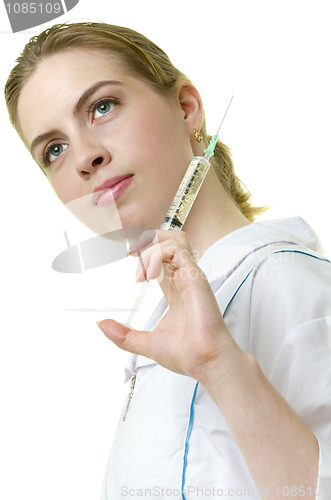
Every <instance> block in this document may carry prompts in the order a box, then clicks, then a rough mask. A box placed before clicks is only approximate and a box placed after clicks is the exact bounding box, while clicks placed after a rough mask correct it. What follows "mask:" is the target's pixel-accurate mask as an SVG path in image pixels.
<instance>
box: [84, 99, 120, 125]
mask: <svg viewBox="0 0 331 500" xmlns="http://www.w3.org/2000/svg"><path fill="white" fill-rule="evenodd" d="M116 104H119V100H118V99H101V100H100V101H97V102H96V103H94V104H93V105H92V106H91V112H92V116H93V120H95V119H96V118H99V117H100V116H103V115H107V114H108V113H110V112H111V111H112V109H113V108H114V107H115V106H116Z"/></svg>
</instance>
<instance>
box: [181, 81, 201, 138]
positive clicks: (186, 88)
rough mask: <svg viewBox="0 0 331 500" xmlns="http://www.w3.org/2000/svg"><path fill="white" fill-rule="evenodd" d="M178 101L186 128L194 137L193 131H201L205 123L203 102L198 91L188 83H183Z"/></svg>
mask: <svg viewBox="0 0 331 500" xmlns="http://www.w3.org/2000/svg"><path fill="white" fill-rule="evenodd" d="M178 99H179V104H180V107H181V109H182V111H183V113H184V120H185V126H186V128H187V132H188V134H189V136H190V137H193V135H194V134H193V129H194V128H197V129H198V130H200V128H201V125H202V121H203V107H202V100H201V97H200V94H199V92H198V91H197V89H196V88H195V87H194V85H192V83H190V82H188V81H184V82H182V83H181V85H180V88H179V92H178Z"/></svg>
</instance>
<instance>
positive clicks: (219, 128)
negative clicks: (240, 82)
mask: <svg viewBox="0 0 331 500" xmlns="http://www.w3.org/2000/svg"><path fill="white" fill-rule="evenodd" d="M233 98H234V95H233V96H232V97H231V99H230V102H229V104H228V107H227V108H226V111H225V113H224V116H223V118H222V121H221V125H220V126H219V127H218V130H217V133H216V135H219V131H220V130H221V127H222V125H223V122H224V120H225V117H226V115H227V112H228V111H229V107H230V105H231V103H232V99H233Z"/></svg>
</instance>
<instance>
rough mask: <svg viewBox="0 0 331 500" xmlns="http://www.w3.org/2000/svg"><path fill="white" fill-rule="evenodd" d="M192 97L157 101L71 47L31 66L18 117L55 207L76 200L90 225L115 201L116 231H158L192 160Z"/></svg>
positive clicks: (102, 58)
mask: <svg viewBox="0 0 331 500" xmlns="http://www.w3.org/2000/svg"><path fill="white" fill-rule="evenodd" d="M184 92H186V94H187V95H186V94H184ZM193 98H194V99H195V96H193V94H192V93H191V94H190V95H189V91H188V90H187V89H186V90H184V91H183V92H182V95H181V96H180V95H179V92H178V94H176V95H175V96H173V97H170V98H169V97H167V98H165V97H163V96H161V95H159V94H157V93H156V92H155V91H154V90H152V89H151V87H149V86H148V85H147V84H145V83H144V82H143V81H142V80H139V79H138V78H136V77H134V76H131V75H130V74H129V73H128V72H127V71H126V70H125V69H124V67H123V65H121V64H120V63H119V62H118V61H116V57H112V56H111V57H110V55H109V54H107V53H106V52H104V51H102V50H94V49H82V48H75V49H70V50H68V49H67V50H65V51H62V52H59V53H57V54H54V55H52V56H49V57H48V58H46V59H45V60H43V61H42V62H40V63H39V65H38V67H37V68H36V70H35V72H34V73H33V74H32V76H31V77H30V79H29V80H28V81H27V83H26V84H25V86H24V87H23V90H22V92H21V95H20V98H19V102H18V117H19V124H20V128H21V131H22V133H23V136H24V139H25V142H26V144H27V145H28V148H29V149H30V150H31V153H32V155H33V157H34V159H35V160H36V161H37V163H38V164H39V165H41V166H42V168H44V170H45V172H46V175H47V177H48V179H49V181H50V183H51V185H52V186H53V188H54V190H55V191H56V193H57V195H58V197H59V198H60V200H61V201H62V202H63V203H65V204H68V203H69V202H72V201H73V200H77V199H78V198H82V197H83V198H84V199H85V200H87V205H88V210H89V211H91V213H93V217H96V218H97V217H98V213H100V214H101V212H102V210H103V209H104V207H107V206H111V205H113V206H114V202H115V204H116V208H117V211H118V214H119V216H120V219H121V223H122V225H146V226H149V227H159V226H160V224H161V223H162V221H163V218H164V216H165V214H166V212H167V210H168V208H169V205H170V203H171V201H172V199H173V196H174V194H175V193H176V190H177V188H178V186H179V183H180V181H181V179H182V177H183V174H184V172H185V170H186V168H187V166H188V164H189V162H190V160H191V158H192V155H193V151H192V145H191V141H192V138H191V136H192V135H193V134H192V131H193V127H194V126H199V122H198V119H197V118H196V117H195V118H194V117H193V114H192V109H193V108H194V106H196V103H194V102H193V101H192V99H193ZM193 119H194V120H195V121H194V122H193V121H192V120H193ZM85 208H86V207H85ZM87 225H89V224H87Z"/></svg>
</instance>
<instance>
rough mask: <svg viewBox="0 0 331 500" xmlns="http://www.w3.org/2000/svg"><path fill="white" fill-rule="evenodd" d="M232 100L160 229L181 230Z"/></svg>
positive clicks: (141, 294)
mask: <svg viewBox="0 0 331 500" xmlns="http://www.w3.org/2000/svg"><path fill="white" fill-rule="evenodd" d="M232 99H233V96H232V97H231V99H230V102H229V104H228V107H227V108H226V111H225V113H224V116H223V119H222V122H221V124H220V126H219V128H218V130H217V133H216V134H215V135H214V136H213V137H212V139H211V140H210V142H209V144H208V147H207V149H205V151H204V153H205V155H204V156H194V157H193V158H192V160H191V162H190V164H189V166H188V168H187V170H186V173H185V175H184V177H183V180H182V182H181V183H180V186H179V188H178V190H177V193H176V194H175V197H174V199H173V201H172V203H171V205H170V208H169V210H168V212H167V215H166V216H165V219H164V221H163V223H162V225H161V227H160V229H167V230H169V231H180V230H181V229H182V227H183V225H184V223H185V221H186V219H187V216H188V214H189V212H190V210H191V208H192V206H193V203H194V201H195V199H196V197H197V195H198V192H199V190H200V188H201V185H202V183H203V181H204V179H205V177H206V175H207V172H208V170H209V167H210V161H209V159H210V158H211V157H212V156H213V155H214V150H215V147H216V144H217V140H218V135H219V132H220V129H221V127H222V125H223V122H224V119H225V117H226V115H227V112H228V109H229V107H230V104H231V102H232ZM139 258H140V262H141V264H142V266H143V263H142V259H141V256H139ZM150 283H151V282H147V281H145V282H144V284H143V286H142V287H141V289H140V292H139V293H138V295H137V297H136V300H135V302H134V305H133V307H132V309H131V311H130V314H129V317H128V319H127V321H126V323H127V324H128V325H131V322H132V319H133V316H134V314H135V312H136V311H137V308H138V307H139V304H140V303H141V301H142V299H143V297H144V295H145V293H146V291H147V286H148V285H149V284H150Z"/></svg>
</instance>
